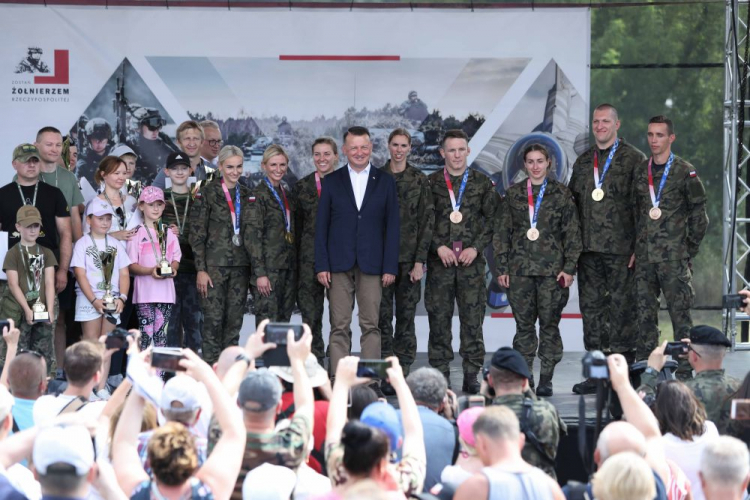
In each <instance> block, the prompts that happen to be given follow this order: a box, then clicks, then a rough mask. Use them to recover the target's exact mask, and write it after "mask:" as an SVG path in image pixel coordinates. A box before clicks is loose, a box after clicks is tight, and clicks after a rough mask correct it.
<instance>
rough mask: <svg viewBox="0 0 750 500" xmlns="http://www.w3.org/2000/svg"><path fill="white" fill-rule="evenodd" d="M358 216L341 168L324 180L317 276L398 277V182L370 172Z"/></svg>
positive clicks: (346, 175) (346, 172)
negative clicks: (355, 269)
mask: <svg viewBox="0 0 750 500" xmlns="http://www.w3.org/2000/svg"><path fill="white" fill-rule="evenodd" d="M369 175H370V177H369V179H367V189H366V190H365V197H364V199H363V200H362V208H361V209H360V210H357V203H356V201H355V199H354V190H353V189H352V183H351V180H350V179H349V167H348V166H345V167H342V168H339V169H338V170H335V171H334V172H331V173H330V174H328V175H327V176H325V177H324V178H323V182H322V190H321V194H320V201H319V203H318V215H317V219H316V226H315V272H316V273H320V272H324V271H330V272H333V273H340V272H345V271H349V270H350V269H352V268H353V267H354V266H355V265H356V266H359V268H360V270H361V271H362V272H363V273H365V274H376V275H381V274H385V273H388V274H393V275H396V274H398V248H399V247H398V245H399V215H398V196H397V194H396V181H395V180H394V179H393V177H392V176H390V175H388V174H387V173H385V172H383V171H381V170H380V169H378V168H375V167H373V166H370V174H369Z"/></svg>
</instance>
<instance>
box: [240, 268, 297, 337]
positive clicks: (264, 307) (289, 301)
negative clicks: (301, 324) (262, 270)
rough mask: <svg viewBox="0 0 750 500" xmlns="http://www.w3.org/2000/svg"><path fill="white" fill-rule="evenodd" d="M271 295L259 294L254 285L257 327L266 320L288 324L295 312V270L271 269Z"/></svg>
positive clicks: (269, 273) (253, 284) (269, 278)
mask: <svg viewBox="0 0 750 500" xmlns="http://www.w3.org/2000/svg"><path fill="white" fill-rule="evenodd" d="M267 273H268V276H267V277H268V280H269V281H270V282H271V294H270V295H269V296H268V297H265V296H263V295H261V294H260V293H259V292H258V289H257V287H256V286H255V282H253V283H252V286H251V289H252V293H253V305H254V306H255V326H258V325H259V324H260V322H261V321H263V320H264V319H269V320H270V321H271V322H274V323H288V322H289V319H290V318H291V317H292V311H293V310H294V298H295V291H296V290H295V284H294V269H269V270H268V271H267Z"/></svg>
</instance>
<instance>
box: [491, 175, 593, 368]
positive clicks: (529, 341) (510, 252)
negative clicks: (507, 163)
mask: <svg viewBox="0 0 750 500" xmlns="http://www.w3.org/2000/svg"><path fill="white" fill-rule="evenodd" d="M540 189H541V186H532V193H533V195H534V202H536V199H537V196H538V195H539V191H540ZM537 217H538V218H537V226H536V227H537V229H538V230H539V239H538V240H536V241H531V240H529V239H528V238H527V236H526V232H527V231H528V230H529V228H530V227H531V226H530V223H529V204H528V194H527V188H526V182H519V183H517V184H514V185H513V186H511V187H510V188H509V189H508V191H507V192H506V195H505V199H504V202H503V203H502V204H501V205H500V209H499V210H498V213H497V216H496V218H495V223H496V225H497V227H496V230H495V235H494V237H493V249H494V252H495V263H496V265H497V275H498V276H502V275H509V276H510V286H509V288H508V300H509V301H510V306H511V309H512V311H513V318H514V319H515V321H516V335H515V337H514V338H513V349H515V350H516V351H518V352H520V353H521V355H522V356H523V357H524V359H525V360H526V363H527V364H528V365H529V372H531V373H533V365H534V356H535V354H536V352H537V347H538V349H539V359H540V360H541V362H542V370H541V376H542V378H544V377H550V378H551V377H552V374H553V372H554V370H555V365H557V363H559V362H560V360H561V359H562V353H563V345H562V338H561V337H560V317H561V314H562V310H563V307H565V304H567V303H568V296H569V295H570V290H569V289H568V288H562V287H561V286H560V285H559V284H558V283H557V275H558V274H559V273H560V271H563V272H565V273H567V274H570V275H573V274H575V271H576V263H577V262H578V256H579V255H580V254H581V233H580V228H579V224H578V213H577V211H576V207H575V204H574V203H573V199H572V196H571V194H570V191H569V190H568V188H566V187H565V186H564V185H563V184H560V183H559V182H557V181H555V180H553V179H549V180H548V181H547V187H546V190H545V193H544V198H543V199H542V203H541V205H540V206H539V212H538V214H537ZM537 318H538V319H539V339H537V333H536V321H537Z"/></svg>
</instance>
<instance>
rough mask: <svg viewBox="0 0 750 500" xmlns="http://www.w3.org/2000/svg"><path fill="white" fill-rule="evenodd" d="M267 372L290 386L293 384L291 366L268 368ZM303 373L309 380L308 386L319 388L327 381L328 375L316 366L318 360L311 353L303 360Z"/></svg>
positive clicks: (320, 367) (323, 369)
mask: <svg viewBox="0 0 750 500" xmlns="http://www.w3.org/2000/svg"><path fill="white" fill-rule="evenodd" d="M268 371H269V372H271V373H273V374H274V375H276V376H277V377H279V378H280V379H281V380H283V381H285V382H289V383H290V384H293V383H294V375H293V374H292V367H291V366H271V367H269V368H268ZM305 371H306V372H307V377H308V378H309V379H310V384H311V385H312V386H313V387H320V386H321V385H324V384H325V383H326V381H327V380H328V373H327V372H326V370H325V368H323V367H322V366H320V365H319V364H318V358H316V357H315V355H314V354H312V353H310V354H309V355H308V356H307V359H306V360H305Z"/></svg>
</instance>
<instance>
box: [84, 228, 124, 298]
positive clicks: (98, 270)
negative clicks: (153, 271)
mask: <svg viewBox="0 0 750 500" xmlns="http://www.w3.org/2000/svg"><path fill="white" fill-rule="evenodd" d="M106 243H107V245H106V247H105V238H102V239H100V240H97V239H93V238H92V237H91V234H90V233H89V234H87V235H86V236H84V237H83V238H81V239H80V240H78V241H77V242H76V244H75V246H74V247H73V258H72V259H70V267H71V268H74V267H80V268H83V269H85V271H86V279H88V281H89V286H90V287H91V290H92V291H93V292H94V296H96V298H98V299H101V298H102V297H104V292H105V290H104V272H103V270H102V266H101V261H100V260H99V259H98V258H97V255H98V253H99V252H103V251H105V250H106V249H107V248H110V249H115V250H117V255H115V265H114V268H113V271H112V282H111V284H112V295H113V296H115V297H117V296H118V295H119V294H120V270H121V269H122V268H124V267H128V266H129V265H130V258H129V257H128V251H127V249H126V248H125V244H124V243H123V242H122V241H118V240H116V239H115V238H106ZM76 292H77V293H78V294H79V295H83V292H82V291H81V287H80V285H79V284H78V283H77V282H76Z"/></svg>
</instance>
